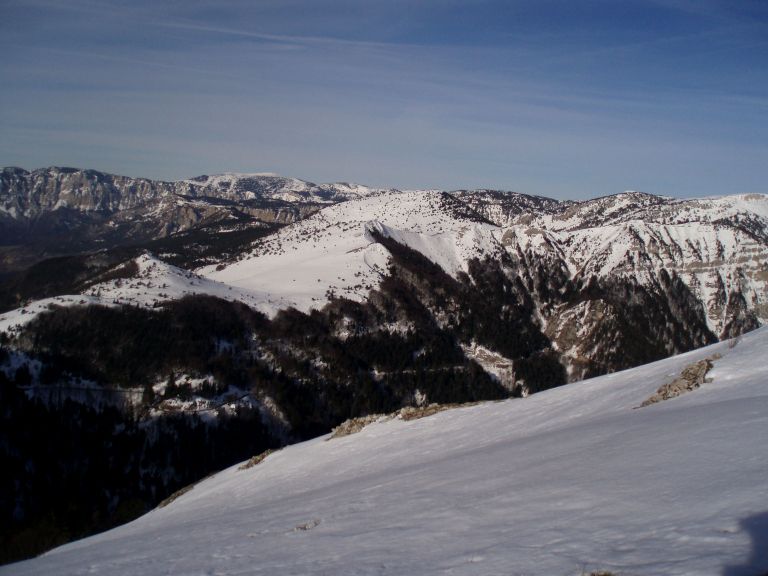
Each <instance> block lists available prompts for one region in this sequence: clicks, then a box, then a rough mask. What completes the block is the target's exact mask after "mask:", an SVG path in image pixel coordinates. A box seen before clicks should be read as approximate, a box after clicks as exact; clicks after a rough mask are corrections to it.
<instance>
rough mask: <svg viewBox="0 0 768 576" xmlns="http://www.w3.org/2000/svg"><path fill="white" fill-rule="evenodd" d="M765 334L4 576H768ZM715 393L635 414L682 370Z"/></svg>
mask: <svg viewBox="0 0 768 576" xmlns="http://www.w3.org/2000/svg"><path fill="white" fill-rule="evenodd" d="M767 351H768V329H765V328H763V329H760V330H758V331H755V332H752V333H750V334H748V335H746V336H744V337H743V339H742V340H741V341H740V342H739V343H738V344H737V345H735V346H732V345H729V343H721V344H717V345H715V346H711V347H709V348H705V349H701V350H698V351H695V352H691V353H688V354H685V355H681V356H678V357H675V358H671V359H668V360H663V361H660V362H657V363H654V364H650V365H647V366H642V367H639V368H636V369H633V370H628V371H626V372H621V373H616V374H613V375H610V376H605V377H601V378H596V379H594V380H590V381H585V382H581V383H577V384H572V385H569V386H565V387H562V388H557V389H554V390H550V391H547V392H543V393H540V394H536V395H534V396H532V397H530V398H527V399H518V400H508V401H504V402H499V403H490V404H482V405H478V406H474V407H470V408H462V409H456V410H451V411H447V412H442V413H440V414H437V415H435V416H432V417H428V418H424V419H421V420H415V421H410V422H404V421H400V420H390V421H387V422H383V423H378V424H373V425H371V426H369V427H367V428H365V429H364V430H363V431H362V432H360V433H359V434H356V435H352V436H347V437H344V438H338V439H334V440H331V441H326V440H327V438H319V439H316V440H314V441H310V442H306V443H303V444H299V445H294V446H291V447H289V448H286V449H284V450H283V451H281V452H279V453H276V454H273V455H271V456H269V457H268V458H267V459H266V460H265V461H264V462H263V463H261V464H259V465H257V466H255V467H253V468H250V469H247V470H238V468H237V467H233V468H230V469H228V470H226V471H224V472H222V473H220V474H218V475H216V476H214V477H212V478H209V479H207V480H205V481H203V482H201V483H200V484H198V485H197V486H196V487H195V488H194V489H192V490H191V491H190V492H188V493H186V494H185V495H183V496H181V497H180V498H179V499H177V500H176V501H174V502H173V503H171V504H170V505H169V506H167V507H166V508H162V509H157V510H155V511H153V512H151V513H149V514H147V515H145V516H144V517H142V518H140V519H138V520H137V521H135V522H132V523H130V524H128V525H125V526H122V527H120V528H117V529H115V530H111V531H109V532H106V533H104V534H100V535H97V536H94V537H91V538H88V539H86V540H82V541H79V542H74V543H71V544H68V545H66V546H63V547H61V548H58V549H56V550H53V551H51V552H49V553H47V554H45V555H43V556H42V557H40V558H37V559H34V560H31V561H27V562H23V563H20V564H16V565H10V566H6V567H3V568H0V573H2V574H15V575H24V574H62V575H66V574H72V575H74V574H109V575H118V576H120V575H128V574H137V575H138V574H142V575H143V574H185V575H186V574H188V575H191V574H218V575H227V574H334V575H340V574H404V575H406V574H407V575H410V574H446V573H450V574H483V575H488V574H504V575H510V574H528V575H533V574H542V575H552V574H563V575H566V574H574V575H577V574H582V573H584V572H586V573H589V572H590V571H592V570H598V569H602V570H611V571H613V572H614V573H615V574H623V575H646V576H647V575H666V576H670V575H682V574H689V575H706V574H713V575H714V574H725V575H726V576H736V575H747V574H763V573H765V571H766V570H768V552H766V551H768V510H766V507H768V459H767V458H766V452H765V443H766V440H767V439H768V364H766V363H765V361H764V357H765V353H766V352H767ZM715 353H719V354H721V355H722V358H720V359H717V360H715V363H714V369H713V370H712V371H711V372H710V374H709V376H711V378H712V381H711V382H709V383H705V384H704V385H703V386H702V388H700V389H698V390H695V391H693V392H690V393H688V394H686V395H683V396H681V397H679V398H676V399H672V400H667V401H665V402H662V403H660V404H656V405H653V406H649V407H645V408H640V409H635V407H637V406H638V405H639V404H640V403H641V402H642V401H643V400H644V399H645V398H647V397H648V396H650V395H651V394H652V393H653V392H654V391H655V390H656V388H657V387H658V386H659V385H661V384H663V383H665V382H668V381H670V380H671V379H672V378H674V377H675V376H676V375H677V374H679V373H680V371H681V370H682V368H683V367H685V366H686V365H688V364H690V363H692V362H694V361H697V360H700V359H703V358H705V357H712V356H713V355H714V354H715Z"/></svg>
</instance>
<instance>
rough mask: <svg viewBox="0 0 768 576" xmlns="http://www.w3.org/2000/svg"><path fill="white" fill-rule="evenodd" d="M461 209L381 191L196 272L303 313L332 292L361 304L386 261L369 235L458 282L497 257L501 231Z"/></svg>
mask: <svg viewBox="0 0 768 576" xmlns="http://www.w3.org/2000/svg"><path fill="white" fill-rule="evenodd" d="M461 209H465V207H464V206H463V205H461V204H459V203H457V202H456V201H455V200H453V199H452V198H451V197H450V196H449V195H447V194H445V193H444V192H437V191H410V192H400V191H384V192H378V193H375V194H371V195H369V196H368V197H365V198H361V199H357V200H352V201H348V202H343V203H340V204H336V205H334V206H330V207H328V208H325V209H324V210H321V211H320V212H318V213H316V214H314V215H312V216H311V217H309V218H306V219H304V220H302V221H300V222H297V223H295V224H293V225H291V226H288V227H286V228H283V229H281V230H279V231H278V232H277V233H275V234H274V235H272V236H269V237H267V238H265V239H264V240H262V241H261V242H260V243H259V244H257V246H256V247H255V248H254V250H253V251H252V252H251V253H250V254H248V255H245V257H244V258H243V259H242V260H240V261H239V262H236V263H234V264H231V265H229V266H226V267H224V268H221V267H215V266H209V267H206V268H203V269H201V270H198V272H199V273H200V274H201V275H203V276H206V277H208V278H210V279H212V280H216V281H219V282H222V283H225V284H229V285H231V286H235V287H237V288H240V289H245V290H249V291H259V292H264V293H267V294H270V295H272V296H273V298H274V299H279V300H280V301H281V302H284V303H285V307H287V306H294V307H296V308H298V309H300V310H304V311H306V310H308V309H310V308H320V307H321V306H322V305H323V304H325V302H327V300H328V295H329V293H331V292H332V293H334V294H336V295H337V296H345V297H348V298H351V299H355V300H361V299H363V298H364V297H365V296H366V295H367V293H368V292H369V291H370V289H371V288H373V287H376V286H377V285H378V282H379V280H380V279H381V277H382V276H383V274H385V273H386V271H387V263H388V258H389V253H388V252H387V250H386V249H385V248H384V247H383V246H382V245H380V244H378V243H376V242H375V240H374V238H373V237H372V234H371V232H378V233H380V234H383V235H384V236H388V237H390V238H393V239H394V240H397V241H398V242H400V243H401V244H405V245H406V246H408V247H410V248H413V249H415V250H417V251H418V252H420V253H422V254H423V255H424V256H426V257H427V258H429V259H430V260H432V261H433V262H435V263H436V264H438V265H440V266H441V267H442V268H443V269H444V270H445V271H446V272H448V273H449V274H452V275H454V276H455V275H456V274H457V273H458V272H462V271H466V269H467V262H468V261H469V260H470V259H471V258H475V257H482V256H484V255H491V256H493V255H494V254H498V252H499V251H500V250H501V245H500V244H499V242H498V237H499V236H500V229H499V228H498V227H497V226H495V225H493V224H490V223H488V222H483V221H480V220H481V218H480V217H479V215H477V214H472V213H471V212H470V213H463V212H461V211H460V210H461Z"/></svg>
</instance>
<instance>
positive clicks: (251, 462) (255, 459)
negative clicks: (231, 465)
mask: <svg viewBox="0 0 768 576" xmlns="http://www.w3.org/2000/svg"><path fill="white" fill-rule="evenodd" d="M272 452H276V450H273V449H272V448H270V449H268V450H264V452H261V453H260V454H256V456H251V457H250V458H249V459H248V461H247V462H246V463H245V464H241V465H240V466H238V467H237V469H238V470H248V468H253V467H254V466H256V464H261V463H262V462H263V461H264V459H265V458H266V457H267V456H269V455H270V454H272Z"/></svg>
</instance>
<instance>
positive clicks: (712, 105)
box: [0, 0, 768, 198]
mask: <svg viewBox="0 0 768 576" xmlns="http://www.w3.org/2000/svg"><path fill="white" fill-rule="evenodd" d="M0 78H2V82H1V83H0V165H5V166H7V165H16V166H22V167H25V168H30V169H31V168H38V167H43V166H49V165H66V166H77V167H90V168H97V169H101V170H106V171H110V172H115V173H119V174H126V175H131V176H147V177H153V178H162V179H177V178H185V177H191V176H195V175H198V174H206V173H207V174H210V173H218V172H225V171H241V172H255V171H272V172H279V173H281V174H285V175H291V176H297V177H299V178H304V179H309V180H313V181H335V180H351V181H357V182H362V183H366V184H370V185H379V186H397V187H411V188H416V187H436V188H451V189H452V188H466V187H491V188H502V189H509V190H517V191H520V192H526V193H530V194H541V195H546V196H552V197H557V198H586V197H592V196H598V195H605V194H612V193H616V192H620V191H622V190H626V189H635V190H643V191H647V192H652V193H657V194H666V195H671V196H701V195H710V194H730V193H738V192H768V184H767V182H768V180H767V178H766V177H767V176H768V168H767V167H768V2H766V1H764V0H756V1H750V0H739V1H733V0H731V1H722V2H720V1H714V0H711V1H708V0H699V1H695V0H644V1H635V0H584V1H580V0H530V1H528V0H509V1H498V0H474V1H470V0H465V1H462V2H459V1H454V0H411V1H403V0H386V1H382V0H376V1H373V0H252V1H246V0H174V1H166V2H162V1H160V0H153V1H148V0H131V1H122V0H100V1H97V0H60V1H55V0H0Z"/></svg>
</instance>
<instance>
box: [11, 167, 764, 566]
mask: <svg viewBox="0 0 768 576" xmlns="http://www.w3.org/2000/svg"><path fill="white" fill-rule="evenodd" d="M0 245H1V247H2V254H3V267H2V270H0V271H1V272H2V273H3V276H2V286H3V289H2V294H3V299H2V300H1V301H0V306H2V313H1V314H0V332H2V334H1V335H0V338H2V344H3V348H2V354H1V355H0V379H4V380H5V381H6V384H4V385H3V386H0V390H2V391H3V394H4V395H5V397H4V398H3V400H4V401H5V402H6V404H7V405H9V406H15V407H16V408H15V409H14V411H11V410H9V411H7V412H6V417H7V418H8V419H9V422H7V424H8V426H7V427H6V429H9V430H17V429H20V428H24V426H25V424H24V423H25V422H29V421H38V422H44V423H45V434H43V433H42V432H41V433H40V435H39V436H37V435H36V433H32V432H27V433H25V434H27V435H26V436H25V434H21V433H17V432H13V433H11V434H9V436H8V437H7V438H6V439H5V441H4V442H3V443H2V445H3V446H4V450H5V453H4V454H3V459H4V461H5V462H4V463H5V465H4V469H8V470H13V473H12V474H11V475H9V477H8V482H9V484H8V486H6V487H5V488H6V489H5V490H4V491H3V492H4V493H5V494H6V496H5V497H0V508H1V509H2V510H0V512H1V513H2V514H3V515H4V517H6V518H9V519H11V520H9V523H8V525H9V526H10V528H9V530H8V531H6V532H4V533H3V534H1V535H0V538H2V541H3V542H4V543H5V547H6V548H7V549H8V548H9V547H12V548H14V550H15V551H16V552H15V554H16V556H12V557H13V558H17V557H19V555H22V556H23V555H25V554H30V553H34V552H36V551H39V550H40V549H43V548H45V547H46V546H52V545H55V544H57V543H61V542H63V541H66V540H68V539H71V538H73V537H78V536H82V535H84V534H87V533H89V532H90V531H93V530H96V529H103V528H105V527H109V526H111V525H114V524H115V523H116V522H119V521H123V520H125V519H127V518H130V517H133V516H135V515H137V514H138V513H141V512H143V511H145V510H146V509H148V508H149V507H152V506H154V505H155V504H157V502H159V501H160V500H162V499H163V498H165V497H166V496H168V495H169V494H171V493H172V492H173V491H175V490H176V489H178V488H180V487H182V486H184V485H186V484H189V483H190V482H193V481H195V480H198V479H199V478H201V477H203V476H205V475H206V474H208V473H210V472H211V471H213V470H217V469H220V468H222V467H224V466H227V465H230V464H233V463H235V462H237V461H239V460H243V459H245V458H247V457H248V456H250V455H252V454H254V453H257V452H260V451H262V450H265V449H274V448H278V447H280V446H283V445H285V444H289V443H293V442H297V441H302V440H306V439H309V438H313V437H316V436H318V435H320V434H324V433H327V432H328V431H329V430H331V429H332V428H333V427H335V426H338V425H339V424H341V423H342V422H344V421H345V420H347V419H349V418H355V417H360V416H365V415H370V414H377V413H389V412H393V411H396V410H400V409H402V408H404V407H424V406H429V405H430V404H432V403H437V404H441V405H443V404H450V403H461V402H475V401H481V400H498V399H504V398H509V397H521V396H523V397H524V396H528V395H531V394H534V393H537V392H541V391H543V390H547V389H549V388H553V387H557V386H560V385H563V384H566V383H568V382H576V381H579V380H582V379H584V378H590V377H595V376H600V375H604V374H609V373H612V372H616V371H618V370H623V369H627V368H631V367H633V366H638V365H641V364H646V363H649V362H654V361H657V360H660V359H663V358H666V357H668V356H672V355H676V354H681V353H685V352H688V351H690V350H693V349H696V348H699V347H702V346H705V345H710V344H713V343H715V342H717V341H719V340H725V339H728V338H734V337H739V336H740V335H742V334H744V333H746V332H748V331H751V330H753V329H755V328H758V327H759V326H760V325H762V324H764V323H765V322H766V320H768V196H766V195H761V194H748V195H737V196H722V197H713V198H701V199H674V198H666V197H660V196H654V195H650V194H645V193H641V192H624V193H620V194H616V195H613V196H607V197H602V198H596V199H592V200H586V201H582V202H574V201H558V200H553V199H548V198H542V197H537V196H528V195H525V194H520V193H515V192H505V191H495V190H447V191H443V190H396V189H378V188H370V187H366V186H361V185H355V184H349V183H336V184H313V183H310V182H305V181H302V180H297V179H293V178H284V177H280V176H276V175H271V174H250V175H241V174H225V175H218V176H200V177H197V178H192V179H189V180H183V181H177V182H159V181H152V180H146V179H133V178H126V177H120V176H113V175H109V174H105V173H101V172H96V171H92V170H76V169H68V168H48V169H43V170H36V171H32V172H27V171H24V170H21V169H17V168H6V169H4V170H3V171H2V177H0ZM11 412H13V413H12V414H11ZM97 430H98V432H97ZM51 435H55V436H56V437H57V438H58V439H59V441H60V442H61V444H62V445H61V446H57V445H56V443H51V442H50V437H51ZM86 437H87V438H86ZM105 438H106V439H105ZM91 439H98V442H95V443H94V441H92V440H91ZM78 442H82V443H87V445H88V450H80V451H72V450H71V449H70V447H71V446H72V445H76V444H77V443H78ZM200 442H204V443H205V446H206V449H205V450H204V451H202V452H201V451H200V450H199V449H198V448H196V447H197V446H199V445H200ZM98 443H101V444H100V445H96V444H98ZM113 444H114V445H120V446H123V448H122V449H121V450H117V451H115V450H110V449H109V446H111V445H113ZM29 460H31V461H32V462H33V463H34V465H33V466H32V467H31V468H30V467H29V466H28V465H27V464H26V462H27V461H29ZM92 462H101V463H102V464H101V466H102V468H103V469H105V470H109V471H110V473H109V474H104V473H103V472H98V473H94V472H93V469H94V467H93V466H90V465H89V463H92ZM50 466H54V468H56V467H58V469H66V470H70V471H72V470H77V473H76V474H73V475H72V483H71V485H67V488H66V489H67V490H69V491H70V492H69V493H68V497H69V501H70V502H77V503H78V506H81V507H82V508H83V511H84V512H83V514H82V517H79V516H78V517H77V519H76V521H73V520H72V518H73V515H72V514H71V513H69V512H68V511H67V508H66V506H63V505H62V503H61V501H60V499H61V497H62V496H61V495H62V490H64V488H63V487H61V486H59V485H57V480H56V478H57V476H56V473H55V472H54V471H53V470H52V469H51V468H50ZM44 491H47V493H48V492H49V493H50V494H51V496H50V498H49V499H47V500H46V499H42V500H41V499H40V498H39V495H40V493H41V492H44ZM93 494H97V496H93ZM86 512H87V513H86ZM94 519H95V520H94ZM20 535H21V536H20ZM22 536H23V537H22ZM30 542H31V543H30ZM35 543H36V544H35ZM41 543H42V544H41ZM35 545H37V548H36V547H35Z"/></svg>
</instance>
